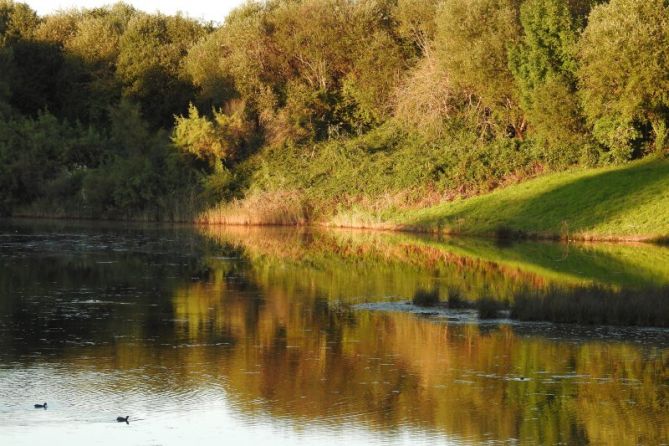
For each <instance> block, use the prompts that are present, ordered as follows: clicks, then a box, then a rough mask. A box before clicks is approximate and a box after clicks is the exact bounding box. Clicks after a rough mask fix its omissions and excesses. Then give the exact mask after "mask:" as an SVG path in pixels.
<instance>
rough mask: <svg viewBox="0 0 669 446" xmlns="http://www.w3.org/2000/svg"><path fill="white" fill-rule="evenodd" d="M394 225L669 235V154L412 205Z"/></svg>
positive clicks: (581, 235) (589, 235)
mask: <svg viewBox="0 0 669 446" xmlns="http://www.w3.org/2000/svg"><path fill="white" fill-rule="evenodd" d="M388 223H390V224H392V226H400V227H404V228H406V229H413V230H423V231H443V232H449V233H459V234H472V235H474V234H477V235H483V234H488V235H489V234H495V233H500V230H503V231H514V232H516V231H517V232H522V233H524V234H527V235H535V236H539V237H555V236H561V237H563V238H566V237H569V238H578V239H598V240H599V239H601V240H604V239H612V240H616V239H617V240H649V239H661V238H662V239H667V238H669V160H657V159H654V160H653V159H649V160H643V161H638V162H634V163H630V164H627V165H624V166H618V167H609V168H601V169H589V170H576V171H571V172H565V173H558V174H552V175H546V176H543V177H539V178H536V179H534V180H530V181H527V182H524V183H521V184H517V185H513V186H510V187H507V188H504V189H500V190H497V191H495V192H493V193H490V194H487V195H483V196H478V197H474V198H469V199H465V200H458V201H455V202H451V203H445V204H441V205H438V206H434V207H430V208H426V209H420V210H415V211H408V212H405V213H402V214H399V215H396V216H393V217H391V218H390V219H389V221H388Z"/></svg>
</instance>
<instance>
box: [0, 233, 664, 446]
mask: <svg viewBox="0 0 669 446" xmlns="http://www.w3.org/2000/svg"><path fill="white" fill-rule="evenodd" d="M668 285H669V248H667V247H658V246H651V245H642V244H638V245H626V244H559V243H538V242H522V243H512V244H499V243H496V242H494V241H488V240H475V239H471V240H470V239H440V238H434V237H427V236H416V235H409V234H397V233H383V232H363V231H334V230H332V231H328V230H306V229H286V228H241V227H238V228H235V227H229V228H225V227H201V228H198V227H188V226H184V227H160V226H146V225H144V226H143V225H126V224H123V223H76V222H74V223H67V222H46V221H5V222H3V223H0V444H3V445H10V444H11V445H24V444H26V445H27V444H31V445H32V444H37V443H49V444H65V443H67V444H68V445H89V444H110V445H118V444H124V445H135V444H136V445H154V444H165V445H171V444H184V443H186V442H191V443H193V444H196V442H199V441H210V442H216V443H225V444H252V443H257V442H268V443H271V444H273V445H275V444H278V445H281V444H286V445H293V444H297V445H311V444H318V445H328V444H332V445H335V444H337V445H339V444H344V443H345V444H347V445H349V446H353V445H402V444H407V445H416V444H429V445H438V444H448V445H478V444H523V445H532V444H541V445H557V444H570V445H572V444H597V445H599V444H601V445H608V444H611V445H614V444H615V445H637V444H647V445H658V444H663V443H664V444H666V443H669V329H668V328H667V324H668V323H669V315H668V314H667V302H668V301H669V296H668V295H667V293H666V290H667V286H668ZM425 296H427V299H426V302H422V301H421V299H422V298H423V297H425ZM592 296H595V297H592ZM664 297H666V299H665V298H664ZM419 298H420V299H419ZM587 299H596V302H595V303H594V304H593V303H592V302H593V301H590V300H587ZM481 302H489V303H493V304H494V305H493V310H492V311H488V312H487V313H486V315H485V316H484V313H483V308H488V307H487V306H486V305H489V304H486V305H483V304H481ZM584 302H586V303H587V308H585V307H586V305H585V304H584ZM418 304H420V305H418ZM562 307H565V308H566V310H564V309H563V308H562ZM528 308H529V309H528ZM560 312H561V313H560ZM566 313H568V315H572V314H573V315H574V317H575V319H574V320H578V321H580V320H589V321H595V322H596V323H573V322H571V323H555V322H551V318H555V319H557V320H564V318H565V316H564V314H566ZM600 313H601V315H600ZM516 316H517V317H516ZM569 317H571V316H569ZM568 320H570V319H569V318H568ZM602 321H603V322H604V323H602ZM644 321H649V322H647V323H648V324H650V325H653V326H643V324H644V323H646V322H644ZM635 322H636V324H635ZM639 323H641V324H642V326H638V324H639ZM630 324H631V325H637V326H626V325H630ZM43 402H47V403H48V407H47V409H36V408H34V407H33V405H34V404H36V403H43ZM118 416H123V417H125V416H129V423H127V424H126V423H121V422H117V421H116V418H117V417H118Z"/></svg>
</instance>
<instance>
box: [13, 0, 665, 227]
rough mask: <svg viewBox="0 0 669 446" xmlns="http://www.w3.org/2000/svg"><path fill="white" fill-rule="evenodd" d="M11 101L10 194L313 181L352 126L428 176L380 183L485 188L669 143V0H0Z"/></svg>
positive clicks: (94, 210)
mask: <svg viewBox="0 0 669 446" xmlns="http://www.w3.org/2000/svg"><path fill="white" fill-rule="evenodd" d="M0 118H1V119H0V212H2V213H3V214H11V213H13V212H16V211H17V210H21V209H23V210H24V212H28V213H31V212H32V213H39V212H44V213H49V214H58V213H61V214H63V215H79V216H104V217H114V218H120V217H137V216H143V217H145V218H151V219H187V218H188V215H190V214H192V213H193V212H195V211H196V210H197V209H200V208H205V207H207V206H211V205H212V204H214V203H220V202H222V201H223V202H225V201H226V200H230V199H232V198H239V197H244V196H245V195H246V194H249V193H250V192H252V191H253V190H255V189H258V188H263V187H264V188H281V187H298V188H303V189H308V188H309V187H310V185H314V184H317V181H316V180H315V179H314V178H316V177H317V176H318V175H316V173H315V172H316V171H315V170H314V171H313V172H312V175H311V176H310V177H309V178H310V179H309V180H306V179H304V180H303V181H302V180H300V181H301V182H300V181H298V180H295V178H298V177H299V176H300V175H301V174H302V176H303V177H304V178H307V176H308V175H307V173H306V172H307V171H309V170H310V169H320V170H319V172H321V171H323V165H322V164H323V163H327V162H328V161H327V159H326V158H328V157H326V156H319V154H321V155H322V154H323V153H325V152H326V151H327V150H330V151H336V150H340V151H341V149H337V147H339V148H341V147H344V146H346V145H348V146H347V147H352V146H355V147H363V149H364V155H363V156H365V157H369V159H374V160H375V159H377V158H378V157H379V153H385V154H386V155H387V157H388V158H389V159H390V160H391V161H392V162H396V164H398V165H402V166H404V165H406V166H407V167H406V169H405V171H406V172H407V175H409V176H412V177H413V178H414V180H413V183H412V180H411V179H409V180H407V181H406V182H404V183H402V182H396V183H397V184H396V185H395V186H391V183H392V184H395V183H393V181H394V180H383V179H380V180H378V181H380V183H379V185H378V187H377V186H373V184H375V183H373V181H375V180H372V179H370V180H369V183H368V185H369V187H370V188H377V189H379V190H383V189H386V190H389V189H392V188H393V187H395V188H407V187H408V188H411V187H414V186H415V188H418V189H420V188H428V187H430V188H433V189H434V188H450V189H457V188H458V186H459V185H460V186H462V185H463V184H466V185H467V186H468V187H470V188H471V189H475V190H476V189H477V187H478V189H480V190H483V189H485V188H489V187H493V186H494V184H498V183H501V182H503V181H504V179H505V177H508V176H510V175H514V174H519V175H525V174H529V173H530V172H535V171H537V170H539V171H546V170H559V169H564V168H568V167H570V166H576V165H583V166H596V165H601V164H607V163H620V162H625V161H628V160H631V159H636V158H640V157H642V156H645V155H648V154H653V153H661V152H662V151H663V149H664V148H665V147H666V145H667V136H668V133H669V132H668V130H667V123H668V122H669V2H667V1H666V0H611V1H609V2H605V1H601V0H469V1H466V2H463V1H460V0H269V1H264V2H257V1H250V2H247V3H246V4H244V5H243V6H241V7H239V8H237V9H236V10H234V11H233V12H232V13H231V14H230V15H229V16H228V17H227V18H226V20H225V22H224V23H222V24H220V25H219V24H215V23H204V22H202V21H196V20H193V19H190V18H188V17H185V16H181V15H176V16H164V15H161V14H147V13H144V12H141V11H138V10H136V9H134V8H133V7H131V6H129V5H127V4H123V3H117V4H115V5H112V6H108V7H103V8H94V9H72V10H64V11H60V12H57V13H54V14H51V15H47V16H45V17H39V16H38V15H37V14H36V12H35V11H33V10H32V9H31V8H30V7H29V6H27V5H26V4H23V3H17V2H14V1H11V0H0ZM333 147H334V148H333ZM406 147H413V148H415V150H413V151H412V152H410V155H407V153H408V152H402V153H403V155H400V150H399V149H398V148H403V149H402V150H405V148H406ZM447 149H448V150H447ZM435 150H437V151H435ZM472 154H476V156H474V155H472ZM393 157H396V158H397V159H395V158H393ZM400 157H403V158H402V159H400ZM404 158H406V159H404ZM294 159H299V162H297V161H291V160H294ZM374 162H376V161H374ZM316 163H320V164H321V165H315V164H316ZM402 163H404V164H402ZM268 165H269V166H271V168H270V169H268V168H267V166H268ZM410 166H420V169H419V168H415V170H412V169H414V168H413V167H410ZM425 166H427V167H425ZM377 167H378V166H377ZM282 169H283V170H282ZM341 169H345V166H344V165H343V164H342V163H341V162H335V161H332V166H329V167H328V168H327V169H326V171H327V172H330V174H331V173H332V171H336V170H341ZM284 170H285V172H284ZM268 172H269V173H268ZM339 173H340V174H341V172H339ZM319 175H320V174H319ZM342 175H343V174H342ZM288 176H290V178H293V179H292V180H291V179H288V180H286V178H288ZM268 178H269V179H268ZM300 178H301V177H300ZM349 180H350V181H353V180H351V179H349ZM282 181H283V182H282ZM286 181H287V182H288V183H289V184H286ZM358 181H360V180H358ZM362 181H363V182H364V181H365V180H364V179H362ZM384 181H387V182H388V184H385V183H383V182H384ZM293 183H295V184H293ZM297 183H299V184H297ZM400 183H401V184H400ZM428 183H429V184H428ZM342 184H347V183H346V181H344V180H342ZM372 186H373V187H372ZM386 186H387V187H386ZM314 187H315V186H314ZM360 190H361V191H362V192H363V193H364V192H365V189H364V187H362V188H361V189H360ZM375 190H376V189H375ZM323 193H324V194H325V193H326V192H323Z"/></svg>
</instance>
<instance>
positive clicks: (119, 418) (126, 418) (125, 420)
mask: <svg viewBox="0 0 669 446" xmlns="http://www.w3.org/2000/svg"><path fill="white" fill-rule="evenodd" d="M128 418H130V415H128V416H127V417H125V418H123V417H116V421H118V422H119V423H125V424H130V422H129V421H128Z"/></svg>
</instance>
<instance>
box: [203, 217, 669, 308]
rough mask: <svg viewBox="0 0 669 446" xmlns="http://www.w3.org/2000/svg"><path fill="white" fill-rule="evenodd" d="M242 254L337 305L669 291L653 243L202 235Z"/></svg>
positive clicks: (282, 231)
mask: <svg viewBox="0 0 669 446" xmlns="http://www.w3.org/2000/svg"><path fill="white" fill-rule="evenodd" d="M202 230H204V231H206V233H207V234H208V235H209V236H210V237H212V238H214V239H216V240H218V241H219V242H223V243H225V244H233V245H236V246H239V247H241V248H243V249H244V250H245V252H246V254H247V255H248V259H249V261H250V262H251V264H252V265H253V269H254V271H255V272H256V274H257V275H258V278H259V280H262V281H263V282H269V281H281V282H283V283H286V286H287V287H288V286H289V287H291V289H294V288H295V287H299V288H303V289H312V288H314V287H315V288H316V289H318V290H319V293H320V294H321V295H322V296H325V297H327V298H328V299H329V300H331V301H335V300H345V301H347V302H352V301H361V300H369V299H372V300H376V299H384V298H389V297H395V298H404V299H411V298H412V296H414V294H415V293H416V292H417V291H418V290H421V289H423V290H434V292H435V293H437V295H438V296H440V297H441V299H447V298H448V299H449V301H450V300H451V298H452V297H453V296H455V295H456V294H457V295H458V296H459V297H461V298H462V299H466V300H476V299H479V298H482V297H487V298H495V299H499V300H507V301H509V300H512V299H513V297H514V295H516V294H518V293H522V292H524V291H525V290H526V289H528V288H529V289H537V288H539V289H541V288H546V287H547V286H549V285H550V284H558V285H570V286H575V285H578V286H584V285H591V284H599V285H604V286H609V287H614V288H620V287H635V288H639V287H647V286H657V285H667V284H669V248H667V247H659V246H654V245H648V244H637V245H625V244H560V243H546V242H543V243H532V242H523V243H517V244H514V245H512V246H506V247H500V246H497V245H496V244H495V243H494V242H492V241H490V240H476V239H446V240H441V241H440V240H437V239H435V238H432V237H428V236H416V235H411V234H401V233H379V232H364V231H303V230H300V231H296V230H292V229H289V228H278V229H277V228H239V227H236V228H230V227H203V228H202Z"/></svg>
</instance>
